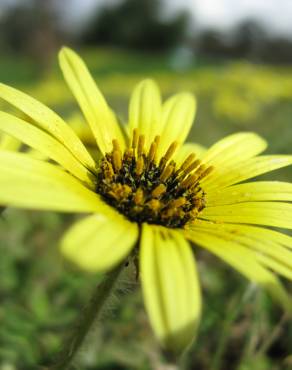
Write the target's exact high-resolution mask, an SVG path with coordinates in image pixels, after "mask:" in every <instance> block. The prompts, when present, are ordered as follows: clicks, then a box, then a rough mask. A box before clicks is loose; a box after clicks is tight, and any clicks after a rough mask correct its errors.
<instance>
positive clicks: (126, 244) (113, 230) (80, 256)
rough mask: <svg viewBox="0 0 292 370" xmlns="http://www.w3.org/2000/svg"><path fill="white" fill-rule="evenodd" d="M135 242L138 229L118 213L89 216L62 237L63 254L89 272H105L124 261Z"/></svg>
mask: <svg viewBox="0 0 292 370" xmlns="http://www.w3.org/2000/svg"><path fill="white" fill-rule="evenodd" d="M137 238H138V226H137V225H136V224H134V223H132V222H129V221H127V220H126V219H125V218H124V217H123V216H122V215H120V214H118V213H117V212H106V213H103V214H98V215H92V216H89V217H86V218H85V219H83V220H81V221H79V222H77V223H76V224H75V225H73V227H71V228H70V229H69V231H67V233H66V234H65V236H64V237H63V240H62V244H61V250H62V253H63V254H64V255H65V256H66V257H67V258H68V259H69V260H71V261H72V262H74V263H75V264H76V265H79V266H80V267H81V268H83V269H85V270H87V271H90V272H97V271H105V270H108V269H110V268H112V267H114V266H115V265H117V264H118V263H119V262H121V261H122V260H123V259H125V258H126V257H127V255H128V254H129V253H130V251H131V250H132V249H133V247H134V246H135V243H136V241H137Z"/></svg>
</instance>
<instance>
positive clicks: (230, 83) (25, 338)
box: [0, 50, 292, 370]
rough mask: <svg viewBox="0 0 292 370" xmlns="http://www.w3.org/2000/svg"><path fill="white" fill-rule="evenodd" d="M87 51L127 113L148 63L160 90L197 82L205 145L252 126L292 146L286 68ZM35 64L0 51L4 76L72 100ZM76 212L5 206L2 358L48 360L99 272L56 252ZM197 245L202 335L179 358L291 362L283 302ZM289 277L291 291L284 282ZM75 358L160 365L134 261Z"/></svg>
mask: <svg viewBox="0 0 292 370" xmlns="http://www.w3.org/2000/svg"><path fill="white" fill-rule="evenodd" d="M84 57H85V59H86V60H87V61H88V63H89V66H90V68H91V69H92V71H93V73H94V75H95V76H96V78H97V80H98V81H99V85H100V86H101V88H102V90H103V91H104V92H105V94H106V95H107V96H108V97H109V100H110V102H111V105H112V106H113V107H114V108H115V110H117V111H118V112H120V115H121V117H122V118H124V119H125V118H126V111H127V100H128V94H129V93H130V91H131V89H132V87H133V86H134V84H135V83H136V82H137V81H138V80H139V79H140V78H141V77H145V76H148V75H153V76H154V77H155V78H157V80H158V81H159V83H160V84H161V85H162V89H163V94H164V96H168V95H169V94H170V93H172V92H174V91H176V90H177V89H190V90H191V91H194V92H196V94H197V96H198V107H199V108H198V116H197V120H196V125H195V126H194V128H193V130H192V132H191V135H190V136H191V139H192V140H194V141H197V142H200V143H202V144H204V145H206V146H209V145H211V143H213V142H214V141H216V140H217V139H219V138H220V137H222V136H223V135H226V134H228V133H232V132H236V131H238V130H252V131H256V132H258V133H260V134H261V135H263V136H264V137H265V138H266V139H267V140H268V141H269V144H270V149H269V151H270V152H274V153H275V152H276V153H289V152H291V144H292V127H291V122H290V120H291V116H292V108H291V106H292V105H291V100H292V68H291V69H290V68H287V69H285V70H283V69H277V68H270V67H264V66H253V65H248V64H246V63H245V62H240V63H232V64H222V63H220V65H219V66H218V65H216V64H215V63H214V64H213V65H212V64H210V63H208V65H203V64H202V63H201V62H200V63H199V64H197V65H193V64H191V65H190V66H189V67H188V68H187V69H186V70H185V71H177V70H173V68H172V67H171V64H170V62H169V58H168V56H156V55H136V54H128V53H126V52H120V51H107V50H99V51H94V50H88V51H85V52H84ZM33 71H34V66H33V64H32V63H30V62H27V61H24V62H23V61H16V60H13V59H11V60H10V59H8V58H7V59H3V58H1V61H0V79H1V80H2V81H4V82H7V83H10V84H13V85H16V86H20V87H22V88H23V89H24V90H26V91H29V92H31V93H32V94H33V95H35V96H38V97H39V98H40V99H41V100H43V101H44V102H47V103H48V104H49V105H50V106H52V107H53V108H55V109H56V110H57V111H59V112H60V113H62V114H63V115H64V116H65V117H66V116H70V114H71V112H73V111H75V109H76V104H75V103H73V101H72V99H71V97H70V95H69V92H68V91H67V89H66V87H65V86H64V85H63V82H61V79H60V75H59V74H58V72H57V70H56V68H54V69H53V71H52V72H51V74H49V77H47V78H46V79H45V80H40V81H37V80H36V74H35V73H34V72H33ZM269 178H271V177H270V176H269ZM275 178H278V179H283V180H288V181H291V179H292V174H291V169H290V170H289V169H288V170H285V171H284V170H281V171H277V173H276V175H275ZM74 219H75V216H74V217H73V216H68V215H64V214H54V213H48V212H29V211H25V210H15V209H8V210H7V211H5V213H4V214H3V215H2V217H1V220H0V240H1V243H0V253H1V259H0V296H1V303H2V304H1V306H0V320H1V325H0V370H8V369H9V370H18V369H21V370H31V369H34V368H37V365H43V366H45V365H48V364H50V363H51V362H52V360H54V359H55V358H56V356H57V353H58V352H59V351H60V348H61V346H62V343H63V340H64V338H65V337H66V333H67V332H68V330H69V329H70V328H71V327H72V325H74V321H75V318H76V316H77V315H78V313H79V312H80V310H81V309H82V307H83V306H84V304H85V303H86V301H87V300H88V299H89V297H90V294H91V291H92V290H93V288H94V286H95V284H96V283H97V282H98V281H99V280H100V278H101V276H99V275H88V274H85V273H84V272H82V271H79V270H78V269H76V268H75V267H74V266H71V265H69V264H68V263H66V261H64V260H63V259H62V256H60V254H59V251H58V240H59V239H60V237H61V235H62V233H63V232H64V230H66V228H67V227H68V226H69V225H71V224H72V222H73V221H74ZM196 256H197V259H198V261H199V270H200V276H201V283H202V290H203V296H204V309H203V316H202V322H201V325H200V330H199V334H198V338H197V340H196V342H195V343H194V344H193V348H192V351H190V352H189V354H188V355H187V356H186V357H185V358H184V359H183V364H182V368H184V369H188V370H192V369H201V370H254V369H257V370H261V369H262V370H277V369H279V370H288V369H291V367H292V352H291V346H290V343H292V326H291V322H290V321H289V320H288V319H287V318H286V317H285V316H283V315H284V314H283V312H282V311H281V309H280V308H279V307H277V306H276V304H274V303H273V302H271V300H270V299H269V298H268V297H267V296H266V294H265V293H264V292H262V291H261V290H259V289H257V288H256V287H254V286H251V285H250V284H249V283H248V282H247V281H246V280H245V279H243V278H242V277H241V276H239V275H238V274H237V273H235V272H234V271H232V270H231V269H229V268H228V267H227V266H225V265H224V264H222V263H220V261H218V260H217V259H216V258H215V257H213V256H211V255H210V254H208V253H206V252H203V251H201V250H197V249H196ZM231 277H232V278H231ZM287 287H288V289H290V291H292V289H291V284H290V283H287ZM76 361H77V362H76V364H77V368H78V369H80V370H87V369H88V370H89V369H92V370H93V369H111V370H112V369H138V370H147V369H157V370H158V369H162V366H163V362H164V360H163V357H162V355H161V352H160V349H159V346H158V344H157V342H156V340H155V339H154V338H153V335H152V332H151V329H150V327H149V323H148V319H147V316H146V314H145V312H144V308H143V303H142V299H141V292H140V288H139V284H138V282H137V281H136V280H135V271H134V268H133V267H132V266H130V267H129V268H128V269H127V271H126V274H125V276H124V278H123V286H122V287H121V288H120V289H119V291H118V293H117V296H116V297H113V299H112V302H111V303H110V305H109V307H108V308H107V310H106V312H105V317H104V318H103V319H102V321H101V322H98V323H96V328H95V330H94V331H93V333H91V336H90V338H89V340H88V341H87V344H86V346H85V347H84V349H83V351H82V352H81V353H80V356H79V357H78V359H77V360H76Z"/></svg>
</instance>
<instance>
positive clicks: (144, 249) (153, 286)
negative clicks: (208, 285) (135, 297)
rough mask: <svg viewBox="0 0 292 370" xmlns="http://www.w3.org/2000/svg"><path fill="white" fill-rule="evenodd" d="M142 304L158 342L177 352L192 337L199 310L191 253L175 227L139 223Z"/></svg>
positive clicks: (197, 290) (199, 303) (194, 269)
mask: <svg viewBox="0 0 292 370" xmlns="http://www.w3.org/2000/svg"><path fill="white" fill-rule="evenodd" d="M140 268H141V279H142V288H143V295H144V301H145V305H146V308H147V311H148V314H149V317H150V321H151V324H152V327H153V329H154V331H155V333H156V335H157V336H158V338H159V339H160V341H161V342H162V344H163V345H164V346H165V347H166V348H168V349H170V350H172V351H175V352H181V351H183V350H184V349H185V347H186V346H187V345H188V344H189V343H190V342H191V341H192V339H193V338H194V336H195V333H196V328H197V325H198V320H199V316H200V311H201V298H200V289H199V283H198V276H197V271H196V266H195V261H194V257H193V254H192V252H191V249H190V246H189V244H188V242H187V241H186V240H185V239H184V237H183V235H182V234H181V233H180V232H178V231H175V230H169V229H165V228H162V227H157V226H152V225H148V224H144V225H143V229H142V239H141V254H140Z"/></svg>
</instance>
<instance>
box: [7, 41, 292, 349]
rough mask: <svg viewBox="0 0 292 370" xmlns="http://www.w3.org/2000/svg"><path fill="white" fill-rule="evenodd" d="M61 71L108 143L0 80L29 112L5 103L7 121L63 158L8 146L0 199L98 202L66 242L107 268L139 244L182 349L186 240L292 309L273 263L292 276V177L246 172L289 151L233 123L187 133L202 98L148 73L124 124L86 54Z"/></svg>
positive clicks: (158, 308)
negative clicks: (224, 132)
mask: <svg viewBox="0 0 292 370" xmlns="http://www.w3.org/2000/svg"><path fill="white" fill-rule="evenodd" d="M60 65H61V69H62V71H63V73H64V76H65V79H66V81H67V83H68V85H69V87H70V89H71V91H72V92H73V94H74V96H75V98H76V99H77V101H78V103H79V105H80V108H81V110H82V111H83V114H84V116H85V118H86V120H87V122H88V124H89V125H90V127H91V129H92V132H93V135H94V137H95V140H96V142H97V146H98V148H99V150H100V153H101V159H100V161H99V162H96V161H95V160H93V158H92V157H91V156H90V155H89V153H88V151H87V150H86V148H85V146H84V145H83V144H82V142H81V141H80V139H79V138H78V137H77V135H76V134H75V133H74V132H73V130H72V129H71V128H70V127H69V126H68V125H67V124H66V123H65V122H64V121H63V120H62V119H61V118H60V117H59V116H58V115H57V114H56V113H54V112H53V111H51V110H50V109H49V108H47V107H45V106H44V105H42V104H41V103H39V102H38V101H36V100H34V99H33V98H31V97H29V96H27V95H26V94H24V93H22V92H20V91H18V90H16V89H14V88H12V87H9V86H6V85H3V84H1V85H0V97H1V98H3V99H4V100H6V101H7V102H8V103H10V104H12V105H14V106H15V107H16V108H18V109H19V110H20V111H22V112H23V113H25V114H26V115H27V116H28V117H30V120H31V121H30V122H27V121H25V120H23V119H20V118H17V117H15V116H13V115H11V114H8V113H4V112H1V113H0V129H1V130H2V131H3V132H4V133H6V134H9V135H12V136H14V137H15V138H16V139H18V140H21V141H22V142H24V143H25V144H27V145H29V146H31V147H33V148H34V149H37V150H39V151H41V152H42V153H43V154H44V155H45V156H47V157H49V158H51V160H53V161H54V162H55V163H47V162H45V161H42V160H37V159H35V158H31V157H29V155H27V154H24V153H13V152H9V151H4V150H2V151H0V204H1V205H6V206H15V207H25V208H31V209H49V210H54V211H62V212H78V213H79V212H84V213H92V215H89V216H87V217H85V218H84V219H83V220H81V221H79V222H77V223H76V224H75V225H74V226H73V227H72V228H71V229H70V230H69V231H68V232H67V233H66V234H65V236H64V238H63V240H62V252H63V253H64V255H65V256H66V257H68V258H69V259H70V260H71V261H73V262H74V263H76V264H78V265H79V266H81V267H82V268H84V269H85V270H88V271H93V272H95V271H106V270H109V269H112V268H113V267H114V266H116V265H118V264H120V263H121V262H122V261H123V260H124V259H125V258H126V257H127V256H128V255H129V254H130V253H131V252H132V251H133V250H135V251H137V250H138V251H139V263H140V277H141V283H142V289H143V296H144V301H145V305H146V309H147V311H148V314H149V317H150V321H151V324H152V327H153V329H154V331H155V333H156V335H157V336H158V338H159V339H160V341H161V343H162V344H163V346H165V347H166V348H169V349H171V350H173V351H176V352H180V351H182V350H183V349H184V348H185V347H186V346H187V345H188V344H189V343H190V342H191V340H192V339H193V337H194V335H195V332H196V327H197V324H198V321H199V317H200V311H201V296H200V289H199V281H198V276H197V269H196V264H195V258H194V254H193V251H192V249H191V246H190V242H192V243H194V244H195V245H196V246H200V247H203V248H205V249H207V250H209V251H211V252H212V253H214V254H215V255H217V256H218V257H219V258H221V259H222V260H224V261H225V262H227V263H228V264H230V265H231V266H233V267H234V268H235V269H236V270H238V271H239V272H241V273H242V274H243V275H245V276H246V277H247V278H248V279H250V280H252V281H253V282H256V283H258V284H260V285H262V286H264V287H265V288H267V289H268V290H269V291H270V292H271V293H272V295H273V296H274V297H275V298H276V299H278V300H279V301H280V302H281V303H282V304H283V305H284V307H285V308H286V309H291V301H290V297H289V296H288V295H287V293H286V292H285V290H284V288H283V286H282V285H281V283H280V281H279V280H278V279H277V277H276V276H275V275H274V274H273V272H277V273H278V274H279V275H282V276H284V277H286V278H288V279H291V278H292V253H291V248H292V237H290V236H288V235H285V234H283V233H281V232H279V231H275V230H272V229H270V228H265V227H263V226H272V227H278V228H286V229H292V223H291V216H292V205H291V203H288V202H291V200H292V184H290V183H285V182H276V181H275V182H268V181H258V182H247V183H242V182H243V181H245V180H248V179H250V178H253V177H255V176H258V175H260V174H263V173H266V172H269V171H272V170H275V169H278V168H281V167H284V166H287V165H290V164H292V156H288V155H260V156H259V154H260V153H261V152H263V151H264V150H265V148H266V142H265V141H264V140H263V139H262V138H260V137H259V136H258V135H256V134H254V133H249V132H248V133H239V134H234V135H230V136H228V137H226V138H224V139H223V140H220V141H219V142H217V143H216V144H215V145H213V146H212V147H211V148H210V149H209V150H207V151H204V150H203V148H201V147H200V146H198V145H197V146H196V145H193V144H184V142H185V139H186V137H187V136H188V133H189V131H190V128H191V125H192V122H193V119H194V115H195V111H196V102H195V99H194V97H193V96H192V95H191V94H189V93H181V94H178V95H175V96H173V97H171V98H169V99H168V100H167V101H166V102H165V103H163V104H162V103H161V97H160V92H159V89H158V87H157V85H156V84H155V83H154V82H153V81H152V80H145V81H142V82H141V83H140V84H138V86H137V87H136V88H135V89H134V92H133V94H132V97H131V99H130V104H129V119H128V124H127V125H126V126H125V127H124V129H122V127H121V126H120V125H119V124H118V121H117V119H116V116H115V115H114V113H113V112H112V110H111V109H110V108H109V106H108V104H107V103H106V101H105V99H104V97H103V95H102V94H101V92H100V91H99V89H98V88H97V86H96V84H95V82H94V81H93V79H92V77H91V75H90V74H89V72H88V70H87V68H86V66H85V64H84V62H83V61H82V60H81V59H80V57H79V56H78V55H76V54H75V53H74V52H73V51H72V50H70V49H67V48H64V49H63V50H62V51H61V53H60Z"/></svg>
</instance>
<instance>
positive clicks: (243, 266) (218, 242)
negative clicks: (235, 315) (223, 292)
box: [186, 227, 292, 311]
mask: <svg viewBox="0 0 292 370" xmlns="http://www.w3.org/2000/svg"><path fill="white" fill-rule="evenodd" d="M186 236H187V237H188V238H189V239H190V240H192V241H193V242H194V243H195V244H196V245H199V246H201V247H203V248H205V249H207V250H209V251H210V252H211V253H213V254H215V255H216V256H218V257H219V258H221V259H222V260H223V261H225V262H227V263H228V264H230V265H231V266H232V267H233V268H235V269H236V270H238V271H239V272H240V273H241V274H243V275H244V276H246V277H247V278H248V279H250V280H251V281H253V282H255V283H258V284H259V285H261V286H263V287H264V288H265V289H267V290H268V291H269V293H270V294H271V295H272V296H273V297H274V298H275V299H276V300H277V301H279V303H281V304H282V305H283V307H284V308H285V309H287V310H289V311H291V307H292V305H291V303H292V301H291V297H289V296H288V294H287V292H286V291H285V289H284V288H283V286H282V284H281V283H280V281H279V280H278V279H277V277H276V276H275V275H274V274H273V273H271V272H270V271H269V270H267V269H266V268H265V267H263V266H262V265H261V264H260V263H259V261H257V259H256V258H255V253H254V252H253V251H250V250H249V249H248V248H246V247H244V246H242V245H240V244H238V243H236V242H233V241H230V240H226V239H224V238H223V237H222V236H220V235H216V234H212V232H211V230H209V229H201V230H200V229H199V227H198V228H196V229H194V230H192V231H191V232H188V234H187V235H186Z"/></svg>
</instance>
